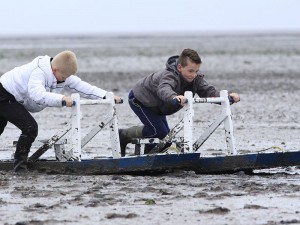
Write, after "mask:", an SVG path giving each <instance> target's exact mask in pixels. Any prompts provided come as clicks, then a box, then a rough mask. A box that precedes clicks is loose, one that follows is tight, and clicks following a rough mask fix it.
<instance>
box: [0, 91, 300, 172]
mask: <svg viewBox="0 0 300 225" xmlns="http://www.w3.org/2000/svg"><path fill="white" fill-rule="evenodd" d="M186 96H187V98H188V104H187V106H186V107H185V108H184V109H185V115H184V119H183V120H182V121H180V122H179V123H178V124H177V125H176V126H175V127H174V128H173V129H172V130H171V131H170V133H169V134H168V135H167V137H166V138H165V139H163V140H155V141H156V142H157V146H156V147H155V148H154V149H153V150H152V151H151V152H150V154H148V155H144V154H143V152H142V149H141V145H143V144H146V143H149V142H151V143H153V139H152V140H149V139H136V140H134V141H133V143H134V144H135V145H136V149H135V154H136V155H134V156H125V157H121V151H120V145H119V136H118V123H117V116H116V111H115V105H114V101H113V94H112V93H111V96H110V98H108V99H107V100H101V101H91V100H80V99H79V96H78V95H76V96H73V99H74V101H75V102H76V104H75V106H76V107H73V108H74V109H72V111H73V112H72V116H73V117H72V118H73V120H72V126H70V127H67V128H66V129H65V130H63V131H60V132H58V133H57V134H55V135H54V136H53V137H51V138H50V139H49V140H48V141H46V142H45V143H44V144H43V145H42V146H41V147H40V148H39V149H38V150H37V151H36V152H35V153H33V154H32V156H31V157H30V158H29V163H28V169H29V170H30V171H31V170H32V171H38V172H43V173H55V174H77V175H100V174H147V173H155V172H166V171H173V170H185V171H194V172H195V173H197V174H224V173H235V172H239V171H253V170H257V169H266V168H275V167H289V166H300V151H293V152H271V153H250V154H238V152H237V150H236V149H235V141H234V137H233V125H232V120H231V111H230V105H229V100H228V98H227V92H226V91H221V97H220V98H205V99H203V98H197V99H196V98H195V99H193V98H192V96H191V93H186ZM207 102H208V103H216V102H220V103H221V107H222V113H221V115H220V116H219V117H218V118H217V119H216V120H215V121H214V122H213V123H212V124H211V126H210V127H209V128H208V129H207V130H206V131H205V132H204V133H203V135H202V136H201V137H200V138H199V139H197V141H196V142H194V143H193V136H192V126H193V124H192V122H193V120H192V117H193V114H194V112H193V108H192V105H193V103H207ZM78 103H80V104H110V106H111V112H110V113H111V119H109V120H108V121H104V122H101V123H100V125H98V126H96V127H95V128H94V129H92V130H91V131H90V133H88V135H86V136H85V137H84V138H83V139H81V133H80V104H78ZM220 124H224V128H225V139H226V143H227V147H228V155H224V156H201V153H199V152H198V150H199V148H200V147H201V146H202V144H203V143H204V142H205V141H206V140H207V139H208V138H209V136H210V135H211V134H212V133H213V132H214V131H215V130H216V129H217V127H218V126H219V125H220ZM106 125H108V127H109V128H110V136H111V145H112V157H103V158H94V159H82V158H81V148H83V147H84V146H85V145H86V144H87V143H88V142H89V141H90V140H91V139H92V138H93V137H94V136H95V135H96V134H97V133H98V132H99V131H101V130H102V129H103V128H104V127H105V126H106ZM182 129H183V130H184V137H183V138H182V137H181V138H180V139H179V140H181V152H180V153H178V154H175V153H174V154H173V153H172V154H170V153H165V152H163V150H162V147H163V146H164V145H165V143H167V142H174V140H176V138H175V136H176V135H177V134H178V133H179V131H180V130H182ZM69 131H70V132H71V134H72V140H71V141H70V142H71V144H68V146H69V148H71V149H69V150H67V149H66V148H65V147H66V146H65V142H64V141H62V137H63V136H64V135H65V134H66V133H67V132H69ZM177 140H178V138H177ZM68 142H69V141H68ZM176 143H178V141H177V142H176ZM52 147H54V150H55V156H56V159H57V160H45V159H40V156H41V155H43V154H44V153H45V152H46V151H47V150H49V149H51V148H52ZM12 168H13V161H12V160H6V161H5V160H2V161H1V160H0V170H2V171H10V170H12Z"/></svg>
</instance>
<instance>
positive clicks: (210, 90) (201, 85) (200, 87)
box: [196, 75, 220, 98]
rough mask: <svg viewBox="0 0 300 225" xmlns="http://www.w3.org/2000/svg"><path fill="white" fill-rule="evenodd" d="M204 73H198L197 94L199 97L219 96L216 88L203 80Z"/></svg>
mask: <svg viewBox="0 0 300 225" xmlns="http://www.w3.org/2000/svg"><path fill="white" fill-rule="evenodd" d="M203 77H204V75H198V78H197V81H196V82H197V83H196V89H197V91H196V92H197V94H198V96H199V97H200V98H204V97H219V96H220V92H219V91H217V90H216V88H215V87H214V86H212V85H210V84H208V83H207V82H206V80H204V78H203Z"/></svg>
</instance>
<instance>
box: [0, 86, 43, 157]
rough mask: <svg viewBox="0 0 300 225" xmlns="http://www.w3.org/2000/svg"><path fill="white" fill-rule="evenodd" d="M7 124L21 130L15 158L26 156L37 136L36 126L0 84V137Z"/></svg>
mask: <svg viewBox="0 0 300 225" xmlns="http://www.w3.org/2000/svg"><path fill="white" fill-rule="evenodd" d="M7 122H10V123H12V124H14V125H15V126H16V127H17V128H19V129H20V130H21V135H20V137H19V140H18V144H17V149H16V154H15V157H16V156H18V155H20V154H28V152H29V151H30V147H31V144H32V142H33V141H34V140H35V138H36V137H37V135H38V125H37V123H36V121H35V119H34V118H33V117H32V116H31V114H30V113H29V112H28V111H27V110H26V109H25V108H24V106H23V105H21V104H20V103H19V102H17V101H16V99H15V98H14V96H13V95H11V94H10V93H8V92H7V91H6V90H5V89H4V88H3V86H2V84H1V83H0V135H1V134H2V133H3V131H4V128H5V127H6V125H7Z"/></svg>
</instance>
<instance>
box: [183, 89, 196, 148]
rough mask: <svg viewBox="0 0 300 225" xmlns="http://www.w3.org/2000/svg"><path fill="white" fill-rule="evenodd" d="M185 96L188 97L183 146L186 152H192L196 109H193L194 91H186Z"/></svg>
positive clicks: (184, 119)
mask: <svg viewBox="0 0 300 225" xmlns="http://www.w3.org/2000/svg"><path fill="white" fill-rule="evenodd" d="M184 96H185V97H186V99H187V103H186V105H185V112H184V118H183V121H184V126H183V130H184V137H183V138H184V142H183V148H184V152H191V151H192V150H193V117H194V109H193V100H194V99H193V93H192V92H191V91H186V92H185V93H184Z"/></svg>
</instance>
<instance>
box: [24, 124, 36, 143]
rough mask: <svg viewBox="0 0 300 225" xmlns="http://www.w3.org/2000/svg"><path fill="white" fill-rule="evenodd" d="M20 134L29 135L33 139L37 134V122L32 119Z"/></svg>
mask: <svg viewBox="0 0 300 225" xmlns="http://www.w3.org/2000/svg"><path fill="white" fill-rule="evenodd" d="M22 134H23V135H26V136H28V137H31V138H32V139H33V140H34V139H35V138H36V137H37V136H38V124H37V123H36V122H35V121H34V123H31V124H30V125H29V126H28V127H26V128H25V129H23V130H22Z"/></svg>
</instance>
